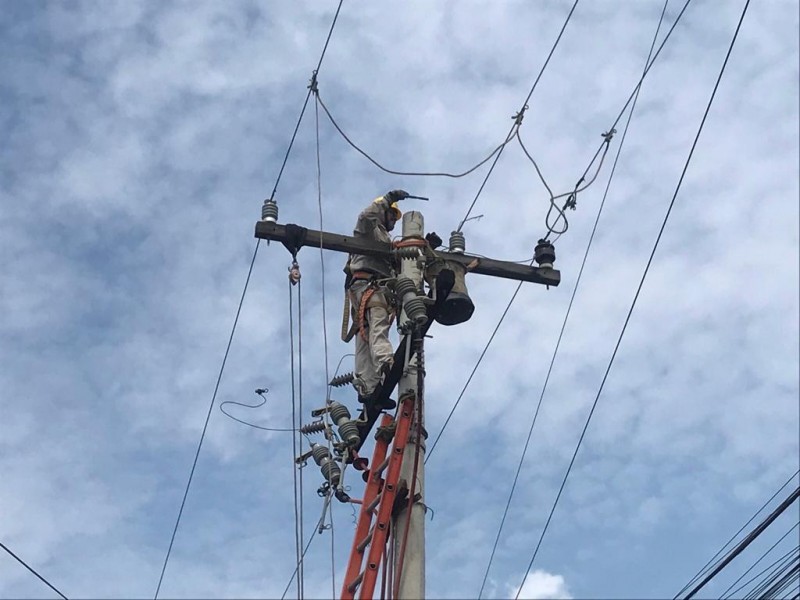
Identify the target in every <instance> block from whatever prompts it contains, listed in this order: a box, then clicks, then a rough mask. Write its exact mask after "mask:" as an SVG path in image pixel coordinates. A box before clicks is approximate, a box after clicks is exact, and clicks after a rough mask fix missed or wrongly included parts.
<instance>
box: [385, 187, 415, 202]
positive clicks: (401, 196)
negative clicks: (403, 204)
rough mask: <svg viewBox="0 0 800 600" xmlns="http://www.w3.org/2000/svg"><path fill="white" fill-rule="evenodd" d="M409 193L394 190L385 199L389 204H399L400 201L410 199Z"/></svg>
mask: <svg viewBox="0 0 800 600" xmlns="http://www.w3.org/2000/svg"><path fill="white" fill-rule="evenodd" d="M408 195H409V194H408V192H407V191H405V190H392V191H391V192H387V193H386V195H385V196H384V198H386V201H387V202H388V203H389V204H392V203H394V202H399V201H400V200H405V199H406V198H408Z"/></svg>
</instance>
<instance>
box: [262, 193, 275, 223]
mask: <svg viewBox="0 0 800 600" xmlns="http://www.w3.org/2000/svg"><path fill="white" fill-rule="evenodd" d="M261 220H262V221H272V222H273V223H277V222H278V203H277V202H275V201H274V200H273V199H272V198H267V199H266V200H264V204H263V206H262V207H261Z"/></svg>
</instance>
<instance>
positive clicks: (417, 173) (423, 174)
mask: <svg viewBox="0 0 800 600" xmlns="http://www.w3.org/2000/svg"><path fill="white" fill-rule="evenodd" d="M316 99H317V104H318V105H319V106H321V107H322V110H323V111H324V112H325V114H326V115H327V117H328V120H329V121H330V122H331V124H332V125H333V127H334V129H336V131H338V132H339V135H341V136H342V138H343V139H344V141H345V142H347V143H348V144H349V145H350V147H351V148H353V149H354V150H355V151H356V152H358V153H359V154H361V156H363V157H364V158H366V159H367V160H368V161H369V162H371V163H372V164H373V165H375V166H376V167H378V169H380V170H381V171H383V172H384V173H389V174H390V175H403V176H408V177H451V178H453V179H458V178H460V177H465V176H467V175H469V174H470V173H473V172H474V171H475V170H476V169H478V168H480V167H481V166H483V165H485V164H486V163H487V162H489V160H491V158H492V157H493V156H494V155H495V154H497V153H498V152H499V151H500V150H501V149H502V148H503V147H504V146H505V145H506V144H508V143H509V142H510V141H511V140H512V139H513V136H511V137H509V138H506V140H505V141H504V142H502V143H501V144H500V145H499V146H497V147H496V148H495V149H494V150H492V151H491V153H490V154H489V156H487V157H486V158H484V159H483V160H481V161H480V162H479V163H478V164H476V165H474V166H472V167H470V168H469V169H467V170H466V171H463V172H461V173H448V172H444V171H442V172H436V171H432V172H426V171H399V170H396V169H389V168H388V167H384V166H383V165H382V164H380V163H379V162H378V161H377V160H375V159H374V158H372V156H370V155H369V154H368V153H367V152H366V151H365V150H363V149H362V148H361V147H360V146H359V145H358V144H356V143H355V142H354V141H353V140H351V139H350V136H348V135H347V134H346V133H345V132H344V130H343V129H342V128H341V127H340V126H339V123H337V122H336V119H334V118H333V115H332V114H331V112H330V110H328V107H327V106H326V105H325V102H323V101H322V98H321V97H320V95H319V92H317V94H316Z"/></svg>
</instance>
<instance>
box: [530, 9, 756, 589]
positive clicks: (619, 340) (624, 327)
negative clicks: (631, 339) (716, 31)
mask: <svg viewBox="0 0 800 600" xmlns="http://www.w3.org/2000/svg"><path fill="white" fill-rule="evenodd" d="M749 5H750V0H747V2H746V4H745V6H744V9H743V10H742V15H741V17H740V19H739V23H738V25H737V26H736V31H735V32H734V34H733V39H732V40H731V44H730V47H729V48H728V52H727V54H726V55H725V60H724V62H723V63H722V67H721V68H720V72H719V75H718V76H717V80H716V83H715V84H714V89H713V91H712V92H711V98H709V101H708V105H707V106H706V109H705V112H704V113H703V118H702V120H701V122H700V126H699V128H698V130H697V135H695V138H694V142H692V147H691V149H690V150H689V156H688V157H687V158H686V163H685V164H684V166H683V171H682V172H681V176H680V178H679V180H678V185H677V186H676V188H675V193H674V194H673V195H672V200H671V201H670V203H669V207H668V209H667V213H666V215H664V220H663V222H662V223H661V229H660V230H659V232H658V236H656V241H655V243H654V244H653V249H652V251H651V252H650V257H649V258H648V260H647V265H646V266H645V268H644V272H643V273H642V278H641V280H640V281H639V285H638V287H637V289H636V294H635V295H634V297H633V302H631V306H630V309H629V310H628V314H627V316H626V317H625V322H624V324H623V325H622V330H621V331H620V334H619V337H618V338H617V343H616V345H615V346H614V351H613V353H612V354H611V359H610V360H609V363H608V367H607V368H606V371H605V374H604V375H603V379H602V381H601V382H600V388H599V389H598V390H597V395H596V396H595V399H594V402H593V403H592V408H591V410H590V411H589V416H588V418H587V419H586V423H585V425H584V427H583V431H582V432H581V435H580V438H578V443H577V445H576V446H575V452H574V453H573V455H572V459H571V460H570V463H569V466H568V467H567V472H566V473H565V474H564V479H563V481H562V482H561V487H560V488H559V490H558V494H557V495H556V499H555V502H554V503H553V507H552V509H551V510H550V514H549V515H548V517H547V521H546V522H545V525H544V528H543V530H542V533H541V536H540V537H539V541H538V543H537V544H536V549H535V550H534V552H533V556H532V557H531V560H530V562H529V563H528V568H527V570H526V571H525V576H524V577H523V579H522V583H521V584H520V587H519V590H518V591H517V594H516V597H515V600H517V598H519V593H520V591H521V590H522V586H523V585H524V584H525V579H527V577H528V574H529V573H530V570H531V567H532V566H533V561H534V560H535V559H536V554H537V553H538V552H539V548H540V547H541V544H542V540H543V539H544V536H545V534H546V533H547V528H548V527H549V525H550V521H551V519H552V518H553V513H554V512H555V510H556V507H557V506H558V501H559V499H560V498H561V494H562V492H563V491H564V487H565V486H566V484H567V479H568V478H569V474H570V472H571V470H572V466H573V465H574V464H575V459H576V457H577V456H578V451H579V450H580V447H581V443H582V442H583V438H584V437H585V436H586V430H587V429H588V428H589V423H590V422H591V420H592V416H593V415H594V411H595V409H596V408H597V403H598V401H599V400H600V395H601V394H602V392H603V388H604V387H605V383H606V380H607V379H608V374H609V373H610V372H611V367H612V366H613V364H614V359H615V358H616V356H617V352H618V351H619V347H620V344H621V343H622V338H623V337H624V336H625V331H626V330H627V328H628V323H629V322H630V319H631V315H632V314H633V310H634V308H635V307H636V302H637V300H638V299H639V294H640V293H641V291H642V287H643V286H644V282H645V279H647V274H648V272H649V271H650V265H652V263H653V257H654V256H655V254H656V250H657V249H658V244H659V242H660V241H661V237H662V235H663V234H664V229H665V228H666V226H667V222H668V221H669V217H670V214H672V208H673V207H674V205H675V200H676V199H677V197H678V192H680V189H681V185H682V184H683V180H684V177H685V176H686V171H687V170H688V168H689V164H690V163H691V160H692V156H693V155H694V151H695V148H696V147H697V142H698V141H699V139H700V135H701V133H702V132H703V126H704V125H705V122H706V118H707V117H708V113H709V111H710V110H711V106H712V104H713V102H714V98H715V97H716V95H717V90H718V89H719V84H720V82H721V81H722V76H723V74H724V73H725V67H726V66H727V65H728V59H729V58H730V55H731V51H732V50H733V47H734V45H735V43H736V39H737V38H738V36H739V29H740V28H741V25H742V21H743V20H744V16H745V14H746V13H747V7H748V6H749ZM651 64H652V62H651Z"/></svg>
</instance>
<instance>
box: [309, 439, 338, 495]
mask: <svg viewBox="0 0 800 600" xmlns="http://www.w3.org/2000/svg"><path fill="white" fill-rule="evenodd" d="M311 456H313V457H314V462H315V463H317V464H318V465H319V469H320V471H322V476H323V477H325V481H329V482H330V483H331V485H339V479H340V477H341V474H342V469H341V468H340V467H339V465H337V464H336V463H335V462H334V461H333V459H332V458H331V453H330V452H328V449H327V448H326V447H325V446H322V445H321V444H312V445H311Z"/></svg>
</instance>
